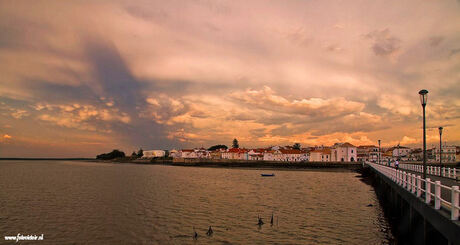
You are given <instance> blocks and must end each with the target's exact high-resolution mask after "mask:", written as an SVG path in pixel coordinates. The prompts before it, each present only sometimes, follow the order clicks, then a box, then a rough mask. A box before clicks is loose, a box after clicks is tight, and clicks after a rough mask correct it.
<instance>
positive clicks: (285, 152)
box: [279, 149, 305, 154]
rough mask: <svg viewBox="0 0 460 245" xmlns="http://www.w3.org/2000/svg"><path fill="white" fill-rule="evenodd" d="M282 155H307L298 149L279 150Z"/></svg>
mask: <svg viewBox="0 0 460 245" xmlns="http://www.w3.org/2000/svg"><path fill="white" fill-rule="evenodd" d="M279 151H280V152H281V153H282V154H302V153H305V152H303V151H301V150H297V149H280V150H279Z"/></svg>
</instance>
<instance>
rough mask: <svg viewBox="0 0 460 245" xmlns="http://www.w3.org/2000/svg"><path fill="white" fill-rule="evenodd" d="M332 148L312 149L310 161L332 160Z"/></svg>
mask: <svg viewBox="0 0 460 245" xmlns="http://www.w3.org/2000/svg"><path fill="white" fill-rule="evenodd" d="M330 161H331V150H330V149H326V148H324V149H316V150H313V151H310V162H330Z"/></svg>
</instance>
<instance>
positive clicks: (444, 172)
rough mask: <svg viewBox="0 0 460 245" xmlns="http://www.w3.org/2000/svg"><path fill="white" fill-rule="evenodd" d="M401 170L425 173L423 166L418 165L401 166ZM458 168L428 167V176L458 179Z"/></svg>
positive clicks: (403, 164)
mask: <svg viewBox="0 0 460 245" xmlns="http://www.w3.org/2000/svg"><path fill="white" fill-rule="evenodd" d="M399 168H400V169H406V170H410V171H414V172H418V173H423V165H418V164H405V163H402V164H399ZM457 171H458V169H457V168H446V167H439V166H426V174H429V175H435V176H441V177H444V178H450V179H457V176H459V174H458V173H457Z"/></svg>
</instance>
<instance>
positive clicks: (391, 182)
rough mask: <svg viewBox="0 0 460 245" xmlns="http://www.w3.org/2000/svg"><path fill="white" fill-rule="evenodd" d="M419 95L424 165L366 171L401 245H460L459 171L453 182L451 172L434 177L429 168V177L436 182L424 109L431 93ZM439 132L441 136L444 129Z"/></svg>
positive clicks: (379, 166)
mask: <svg viewBox="0 0 460 245" xmlns="http://www.w3.org/2000/svg"><path fill="white" fill-rule="evenodd" d="M419 95H420V102H421V104H422V108H423V165H410V164H403V165H408V166H405V167H406V168H405V169H404V170H403V169H401V168H400V169H396V168H392V167H390V166H385V164H382V163H381V162H380V161H378V162H377V163H372V162H366V163H365V164H364V170H363V171H364V172H365V173H368V174H369V175H370V176H371V177H373V178H371V179H372V180H373V186H374V188H375V191H376V193H377V196H378V198H379V201H380V203H381V205H382V207H383V209H384V211H385V214H386V216H387V217H389V218H390V223H391V224H392V226H393V227H395V229H394V231H395V233H396V236H397V237H398V239H399V242H400V243H401V244H446V245H447V244H459V245H460V221H459V210H460V206H459V195H460V191H459V187H458V181H457V177H456V176H458V175H457V172H456V171H457V170H456V169H455V168H454V169H453V171H454V172H453V176H454V179H452V178H450V177H451V170H450V169H449V174H448V177H449V178H446V176H443V175H440V176H441V177H437V176H434V175H433V171H432V169H431V168H430V176H429V177H430V178H433V180H431V179H430V178H427V166H426V160H427V159H426V123H425V107H426V104H427V95H428V91H427V90H420V92H419ZM439 130H440V131H439V132H440V136H441V134H442V129H441V128H440V129H439ZM379 143H380V141H379ZM440 147H441V139H440ZM398 155H399V154H398ZM440 158H441V155H440ZM379 160H380V159H379ZM441 161H442V160H441V159H440V163H442V162H441ZM409 165H410V166H409ZM407 169H411V170H413V171H408V170H407Z"/></svg>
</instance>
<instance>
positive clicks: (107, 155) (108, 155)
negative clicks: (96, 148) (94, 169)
mask: <svg viewBox="0 0 460 245" xmlns="http://www.w3.org/2000/svg"><path fill="white" fill-rule="evenodd" d="M123 157H125V153H124V152H122V151H120V150H117V149H115V150H113V151H112V152H109V153H103V154H100V155H97V156H96V159H100V160H111V159H115V158H123Z"/></svg>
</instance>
